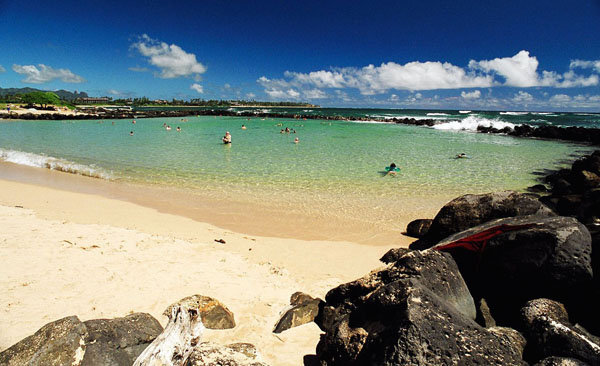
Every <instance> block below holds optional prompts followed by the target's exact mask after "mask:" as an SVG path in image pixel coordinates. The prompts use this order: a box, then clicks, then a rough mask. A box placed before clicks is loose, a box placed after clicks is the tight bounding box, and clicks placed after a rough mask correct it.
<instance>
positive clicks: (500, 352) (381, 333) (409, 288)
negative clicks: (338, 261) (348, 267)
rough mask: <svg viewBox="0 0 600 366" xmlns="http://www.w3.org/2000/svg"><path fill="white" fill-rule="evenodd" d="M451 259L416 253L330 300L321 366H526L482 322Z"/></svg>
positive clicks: (506, 339) (321, 345) (515, 350)
mask: <svg viewBox="0 0 600 366" xmlns="http://www.w3.org/2000/svg"><path fill="white" fill-rule="evenodd" d="M474 318H475V304H474V303H473V299H472V297H471V295H470V293H469V291H468V289H467V287H466V285H465V283H464V281H463V279H462V277H461V275H460V273H459V271H458V268H457V267H456V264H455V263H454V261H453V260H452V258H451V257H450V256H449V255H448V254H444V253H441V252H437V251H433V250H428V251H424V252H419V251H413V252H410V253H407V254H405V255H404V256H402V257H401V258H400V259H399V260H398V261H397V262H396V263H394V264H393V265H389V266H388V267H385V268H384V269H381V270H377V271H374V272H372V273H370V274H369V275H367V276H365V277H363V278H361V279H359V280H356V281H354V282H350V283H347V284H344V285H341V286H339V287H337V288H335V289H333V290H331V291H329V293H328V294H327V296H326V304H325V306H324V308H323V311H322V313H321V314H320V318H319V319H318V320H317V322H318V324H319V326H320V327H321V328H322V329H323V330H324V331H325V334H324V335H323V336H322V337H321V341H320V342H319V344H318V346H317V357H318V358H319V360H320V362H321V365H329V366H332V365H390V366H391V365H454V364H465V365H467V364H486V365H488V364H502V365H525V364H524V363H523V361H522V360H521V356H520V350H519V347H518V346H515V345H514V344H513V341H511V337H509V336H507V335H506V333H502V334H498V333H495V332H491V331H488V330H486V329H485V328H482V327H481V326H479V325H478V324H477V323H476V322H475V321H474Z"/></svg>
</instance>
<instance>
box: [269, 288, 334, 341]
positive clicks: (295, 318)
mask: <svg viewBox="0 0 600 366" xmlns="http://www.w3.org/2000/svg"><path fill="white" fill-rule="evenodd" d="M323 303H324V302H323V300H321V299H318V298H313V297H312V296H310V295H307V294H304V293H302V292H296V293H294V294H293V295H292V296H291V299H290V305H291V308H289V309H288V310H287V311H285V312H284V314H283V315H282V316H281V318H280V319H279V321H278V322H277V324H276V325H275V328H274V330H273V333H281V332H283V331H284V330H288V329H290V328H294V327H297V326H300V325H303V324H306V323H310V322H312V321H313V320H315V318H316V317H317V315H318V314H319V309H320V307H321V306H322V304H323Z"/></svg>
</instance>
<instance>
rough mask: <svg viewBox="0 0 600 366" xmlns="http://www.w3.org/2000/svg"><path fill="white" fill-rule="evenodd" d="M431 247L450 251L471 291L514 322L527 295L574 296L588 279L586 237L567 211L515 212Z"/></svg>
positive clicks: (566, 298)
mask: <svg viewBox="0 0 600 366" xmlns="http://www.w3.org/2000/svg"><path fill="white" fill-rule="evenodd" d="M433 249H436V250H441V251H445V252H448V253H451V254H452V256H453V258H454V259H455V260H456V262H457V264H458V266H459V268H460V271H461V273H462V275H463V277H464V278H465V280H466V282H467V284H468V285H469V289H470V290H471V292H472V293H473V295H474V297H475V298H477V299H479V298H482V297H484V298H485V299H486V300H487V303H488V304H489V307H490V309H491V310H492V314H493V316H494V318H495V319H496V320H497V321H499V323H500V324H510V325H514V323H515V320H517V319H518V311H519V309H520V308H521V307H522V306H523V305H524V304H525V302H526V301H528V300H531V299H534V298H538V297H549V298H553V299H557V300H564V301H574V302H577V301H578V300H577V297H578V294H579V292H580V291H581V290H582V289H583V288H584V287H585V286H588V285H589V284H590V283H591V280H592V267H591V257H590V254H591V249H592V247H591V237H590V234H589V232H588V230H587V229H586V227H585V226H584V225H582V224H581V223H580V222H578V221H577V220H575V219H573V218H571V217H559V216H554V217H540V216H536V215H534V216H520V217H511V218H504V219H498V220H493V221H489V222H486V223H485V224H482V225H479V226H476V227H473V228H471V229H468V230H465V231H463V232H460V233H458V234H454V235H452V236H450V237H448V238H446V239H444V240H443V241H441V242H440V243H438V244H437V245H436V246H435V247H434V248H433Z"/></svg>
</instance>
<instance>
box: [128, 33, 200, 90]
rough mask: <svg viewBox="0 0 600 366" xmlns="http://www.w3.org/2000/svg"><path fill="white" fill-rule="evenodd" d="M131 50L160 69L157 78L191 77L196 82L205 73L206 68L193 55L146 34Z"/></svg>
mask: <svg viewBox="0 0 600 366" xmlns="http://www.w3.org/2000/svg"><path fill="white" fill-rule="evenodd" d="M131 48H132V49H136V50H138V51H139V52H140V54H142V55H143V56H145V57H148V58H149V60H148V62H149V63H150V64H151V65H154V66H156V67H158V68H159V69H160V73H159V74H158V76H159V77H161V78H163V79H174V78H178V77H191V78H193V79H194V80H197V81H198V80H200V74H203V73H204V72H205V71H206V67H205V66H204V65H202V64H201V63H199V62H198V61H197V60H196V55H194V54H193V53H188V52H186V51H184V50H183V49H182V48H181V47H179V46H177V45H175V44H171V45H169V44H167V43H165V42H160V41H157V40H155V39H152V38H150V37H148V35H146V34H144V35H142V36H141V37H139V40H138V41H137V42H136V43H134V44H132V45H131ZM135 71H138V70H135Z"/></svg>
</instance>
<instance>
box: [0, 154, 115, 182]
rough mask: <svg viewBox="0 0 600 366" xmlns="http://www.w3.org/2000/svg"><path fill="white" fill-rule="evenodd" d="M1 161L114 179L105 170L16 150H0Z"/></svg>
mask: <svg viewBox="0 0 600 366" xmlns="http://www.w3.org/2000/svg"><path fill="white" fill-rule="evenodd" d="M0 160H2V161H5V162H8V163H14V164H19V165H25V166H30V167H35V168H45V169H50V170H56V171H59V172H64V173H71V174H77V175H83V176H85V177H91V178H100V179H106V180H111V179H112V176H111V174H110V173H108V172H106V171H104V170H103V169H100V168H97V167H94V166H88V165H83V164H77V163H74V162H71V161H68V160H64V159H58V158H55V157H52V156H47V155H40V154H33V153H28V152H23V151H16V150H6V149H1V148H0Z"/></svg>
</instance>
